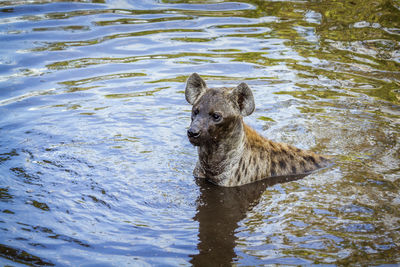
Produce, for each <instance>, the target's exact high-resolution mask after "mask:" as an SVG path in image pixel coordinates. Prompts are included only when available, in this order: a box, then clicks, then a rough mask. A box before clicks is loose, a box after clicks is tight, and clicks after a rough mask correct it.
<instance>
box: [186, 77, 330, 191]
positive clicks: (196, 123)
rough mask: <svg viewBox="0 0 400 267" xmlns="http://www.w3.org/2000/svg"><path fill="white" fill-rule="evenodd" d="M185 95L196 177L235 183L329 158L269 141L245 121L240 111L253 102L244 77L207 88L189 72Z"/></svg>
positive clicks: (305, 168) (300, 169)
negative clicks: (234, 82)
mask: <svg viewBox="0 0 400 267" xmlns="http://www.w3.org/2000/svg"><path fill="white" fill-rule="evenodd" d="M185 96H186V100H187V101H188V102H189V103H190V104H192V105H193V107H192V122H191V125H190V128H189V130H188V137H189V141H190V142H191V143H192V144H193V145H195V146H197V147H198V155H199V160H198V162H197V164H196V167H195V169H194V172H193V173H194V175H195V176H196V177H202V178H206V179H208V180H210V181H211V182H213V183H215V184H217V185H220V186H239V185H243V184H248V183H251V182H254V181H257V180H261V179H264V178H268V177H273V176H285V175H297V174H306V173H309V172H311V171H314V170H316V169H318V168H321V167H324V166H327V165H328V163H329V160H328V159H327V158H326V157H323V156H320V155H317V154H315V153H314V152H311V151H307V150H302V149H299V148H296V147H294V146H291V145H288V144H284V143H277V142H273V141H271V140H268V139H266V138H264V137H262V136H261V135H259V134H258V133H257V132H256V131H255V130H253V129H252V128H250V127H249V126H247V125H246V124H245V123H244V122H243V117H244V116H248V115H250V114H251V113H252V112H253V111H254V108H255V106H254V98H253V94H252V92H251V90H250V88H249V87H248V86H247V84H245V83H241V84H240V85H239V86H237V87H235V88H225V87H224V88H208V87H207V85H206V83H205V82H204V80H203V79H202V78H201V77H200V76H199V75H198V74H196V73H193V74H192V75H191V76H190V77H189V79H188V80H187V84H186V90H185Z"/></svg>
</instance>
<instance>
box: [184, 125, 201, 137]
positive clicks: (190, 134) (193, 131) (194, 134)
mask: <svg viewBox="0 0 400 267" xmlns="http://www.w3.org/2000/svg"><path fill="white" fill-rule="evenodd" d="M200 133H201V131H200V129H198V128H194V127H190V128H189V130H188V131H187V135H188V137H189V138H199V137H200Z"/></svg>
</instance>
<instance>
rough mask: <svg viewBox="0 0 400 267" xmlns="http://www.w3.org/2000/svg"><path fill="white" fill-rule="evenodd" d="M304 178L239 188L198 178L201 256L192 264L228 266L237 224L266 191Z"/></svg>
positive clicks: (233, 255) (232, 258) (271, 180)
mask: <svg viewBox="0 0 400 267" xmlns="http://www.w3.org/2000/svg"><path fill="white" fill-rule="evenodd" d="M303 177H305V175H292V176H282V177H271V178H268V179H265V180H261V181H257V182H255V183H252V184H246V185H243V186H238V187H220V186H216V185H214V184H212V183H210V182H208V181H206V180H205V179H196V184H197V185H198V186H199V187H200V196H199V198H198V200H197V213H196V216H195V217H194V219H195V220H196V221H198V222H199V244H198V245H197V248H198V250H199V253H198V254H196V255H193V256H192V260H191V261H190V262H191V263H192V264H193V265H194V266H229V265H231V263H232V262H233V261H235V259H236V257H237V255H236V253H235V247H236V240H237V238H236V236H235V232H236V230H237V228H238V223H239V222H240V221H241V220H243V219H244V218H245V217H246V215H247V213H248V211H250V210H251V208H252V207H254V206H256V205H257V204H258V203H259V201H260V198H261V196H262V194H263V193H264V192H265V189H266V188H267V187H269V186H273V185H275V184H277V183H286V182H290V181H295V180H298V179H301V178H303ZM210 264H211V265H210Z"/></svg>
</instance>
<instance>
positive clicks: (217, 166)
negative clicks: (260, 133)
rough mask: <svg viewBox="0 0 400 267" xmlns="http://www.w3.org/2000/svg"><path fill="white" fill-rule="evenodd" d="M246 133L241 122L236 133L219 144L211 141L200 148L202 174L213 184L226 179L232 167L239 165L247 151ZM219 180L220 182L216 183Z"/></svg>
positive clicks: (236, 128)
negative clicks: (244, 152) (245, 150)
mask: <svg viewBox="0 0 400 267" xmlns="http://www.w3.org/2000/svg"><path fill="white" fill-rule="evenodd" d="M245 138H246V136H245V133H244V130H243V122H242V121H240V122H239V124H238V125H237V126H236V127H235V131H233V132H232V133H230V134H229V135H228V136H225V137H224V138H223V139H222V140H220V141H219V142H212V141H210V142H209V143H208V144H205V145H201V146H199V147H198V154H199V164H200V166H201V169H202V172H203V173H204V174H205V176H206V177H207V178H209V179H210V180H215V181H213V182H215V183H218V184H219V183H220V182H219V181H220V180H222V179H225V178H226V176H227V175H228V172H230V170H231V168H232V166H234V165H235V164H237V163H238V162H239V160H240V158H241V156H242V154H243V151H244V149H245ZM216 180H218V181H216Z"/></svg>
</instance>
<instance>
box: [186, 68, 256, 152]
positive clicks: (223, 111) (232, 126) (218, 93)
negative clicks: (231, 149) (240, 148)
mask: <svg viewBox="0 0 400 267" xmlns="http://www.w3.org/2000/svg"><path fill="white" fill-rule="evenodd" d="M185 97H186V100H187V102H189V103H190V104H192V106H193V107H192V123H191V124H190V128H189V130H188V131H187V135H188V137H189V141H190V142H191V143H192V144H193V145H195V146H202V145H211V144H213V143H214V144H215V143H217V144H218V143H220V142H221V141H222V140H224V139H227V138H229V137H230V136H234V135H235V134H236V135H237V134H238V133H239V132H240V131H242V127H243V124H242V117H244V116H248V115H250V114H251V113H253V111H254V98H253V93H252V92H251V90H250V88H249V87H248V86H247V84H245V83H241V84H239V85H238V86H237V87H234V88H208V87H207V85H206V83H205V82H204V80H203V79H202V78H201V77H200V76H199V75H198V74H197V73H193V74H192V75H190V77H189V78H188V80H187V82H186V90H185Z"/></svg>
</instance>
